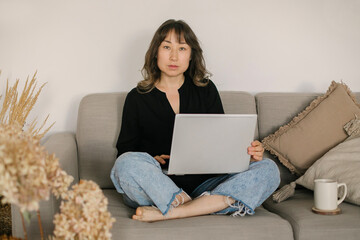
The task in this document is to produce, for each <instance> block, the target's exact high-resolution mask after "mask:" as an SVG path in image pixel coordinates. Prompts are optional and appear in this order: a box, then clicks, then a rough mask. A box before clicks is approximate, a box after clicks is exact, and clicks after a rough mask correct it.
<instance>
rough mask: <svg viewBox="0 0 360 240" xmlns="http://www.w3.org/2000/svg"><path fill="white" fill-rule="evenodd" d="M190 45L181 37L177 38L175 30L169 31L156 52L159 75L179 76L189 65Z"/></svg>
mask: <svg viewBox="0 0 360 240" xmlns="http://www.w3.org/2000/svg"><path fill="white" fill-rule="evenodd" d="M190 59H191V47H190V46H189V45H188V44H187V43H186V42H185V39H184V38H183V37H181V38H180V42H179V38H178V36H177V35H176V33H175V31H173V30H172V31H170V32H169V33H168V34H167V36H166V37H165V39H164V41H163V42H162V43H161V44H160V46H159V49H158V54H157V65H158V67H159V69H160V70H161V77H171V78H173V77H179V76H181V75H183V74H184V72H185V71H186V70H187V69H188V67H189V62H190Z"/></svg>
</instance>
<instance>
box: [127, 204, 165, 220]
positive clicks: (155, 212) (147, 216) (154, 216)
mask: <svg viewBox="0 0 360 240" xmlns="http://www.w3.org/2000/svg"><path fill="white" fill-rule="evenodd" d="M132 219H134V220H138V221H142V222H155V221H162V220H167V219H171V218H169V217H168V216H164V215H162V213H161V212H160V210H159V209H157V208H155V207H149V206H143V207H138V208H137V209H136V212H135V215H133V216H132Z"/></svg>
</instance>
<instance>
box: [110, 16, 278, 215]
mask: <svg viewBox="0 0 360 240" xmlns="http://www.w3.org/2000/svg"><path fill="white" fill-rule="evenodd" d="M143 75H144V78H145V80H143V81H141V82H139V83H138V86H137V88H134V89H133V90H132V91H130V92H129V94H128V95H127V97H126V100H125V104H124V109H123V116H122V126H121V131H120V135H119V139H118V142H117V149H118V159H117V160H116V162H115V165H114V167H113V169H112V171H111V179H112V181H113V183H114V185H115V187H116V189H117V191H118V192H119V193H121V194H122V195H123V199H124V202H125V203H126V204H127V205H128V206H130V207H134V208H137V209H136V212H135V214H134V215H133V217H132V218H133V219H135V220H139V221H146V222H152V221H159V220H165V219H174V218H184V217H191V216H199V215H205V214H210V213H216V214H227V213H232V215H242V216H244V215H245V214H254V209H255V208H256V207H258V206H260V205H261V204H262V202H263V201H265V199H266V198H268V197H269V196H270V194H271V193H272V192H273V191H274V190H275V189H276V188H277V187H278V185H279V182H280V179H279V171H278V169H277V166H276V165H275V163H274V162H273V161H271V160H268V159H264V160H262V158H263V152H264V148H263V147H262V145H261V143H260V142H259V141H254V142H252V143H251V146H250V147H249V148H248V154H249V155H250V156H251V159H252V160H251V163H250V167H249V170H247V171H245V172H242V173H236V174H222V175H209V174H206V175H185V176H167V175H165V174H163V172H162V168H167V166H168V161H169V158H170V156H169V153H170V146H171V139H172V131H173V125H174V119H175V114H177V113H219V114H223V113H224V110H223V107H222V103H221V100H220V96H219V93H218V91H217V89H216V87H215V85H214V84H213V83H212V81H210V80H209V79H207V75H208V72H207V71H206V68H205V63H204V58H203V55H202V49H201V48H200V45H199V42H198V40H197V37H196V36H195V34H194V32H193V31H192V30H191V28H190V27H189V26H188V25H187V24H186V23H185V22H183V21H175V20H168V21H166V22H164V23H163V24H162V25H161V26H160V27H159V29H158V30H157V31H156V32H155V35H154V37H153V39H152V41H151V44H150V47H149V49H148V51H147V53H146V56H145V64H144V67H143ZM187 193H190V196H191V197H190V196H189V195H188V194H187ZM154 206H156V207H154Z"/></svg>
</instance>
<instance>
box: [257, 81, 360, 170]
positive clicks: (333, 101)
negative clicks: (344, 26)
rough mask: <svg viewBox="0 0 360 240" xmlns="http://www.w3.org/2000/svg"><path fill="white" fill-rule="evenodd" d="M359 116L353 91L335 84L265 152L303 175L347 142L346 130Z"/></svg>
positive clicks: (273, 136) (269, 142)
mask: <svg viewBox="0 0 360 240" xmlns="http://www.w3.org/2000/svg"><path fill="white" fill-rule="evenodd" d="M355 115H357V116H360V105H359V104H357V103H356V101H355V98H354V96H353V95H352V94H351V91H350V89H349V88H348V87H347V86H346V85H345V84H343V83H336V82H334V81H333V82H332V83H331V85H330V87H329V89H328V91H327V92H326V94H324V95H323V96H320V97H318V98H317V99H315V100H314V101H312V102H311V104H310V105H309V106H308V107H307V108H306V109H305V110H304V111H302V112H301V113H299V114H298V115H297V116H296V117H294V118H293V119H292V121H290V123H288V124H287V125H285V126H282V127H280V129H279V130H278V131H276V132H275V133H274V134H271V135H269V136H268V137H266V138H264V140H263V144H264V148H265V149H266V150H268V151H270V152H271V153H272V154H275V155H276V156H277V157H278V158H279V160H280V162H281V163H282V164H284V165H285V166H286V167H287V168H288V169H289V170H290V171H291V172H293V173H296V174H297V175H302V174H304V173H305V171H306V170H307V169H308V168H309V167H310V166H311V165H312V164H313V163H314V162H315V161H316V160H317V159H319V158H320V157H321V156H323V155H324V154H325V153H326V152H327V151H329V150H330V149H331V148H333V147H335V146H336V145H337V144H339V143H340V142H342V141H344V140H345V139H346V138H347V134H346V132H345V131H344V129H343V126H344V125H345V124H346V123H347V122H349V121H350V120H351V119H353V118H354V116H355Z"/></svg>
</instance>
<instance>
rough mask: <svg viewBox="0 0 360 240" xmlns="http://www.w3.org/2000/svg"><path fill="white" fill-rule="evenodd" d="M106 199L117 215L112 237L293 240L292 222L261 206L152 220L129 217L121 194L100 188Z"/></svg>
mask: <svg viewBox="0 0 360 240" xmlns="http://www.w3.org/2000/svg"><path fill="white" fill-rule="evenodd" d="M103 192H104V194H105V196H106V197H107V198H108V201H109V204H108V209H109V211H110V212H111V215H112V217H115V218H116V222H115V223H114V225H113V227H112V229H111V233H112V235H113V237H112V238H113V239H123V240H126V239H131V240H136V239H158V240H161V239H164V240H167V239H174V240H175V239H179V240H183V239H196V240H201V239H204V240H205V239H206V240H208V239H243V240H246V239H249V240H250V239H251V240H253V239H264V240H265V239H269V236H276V239H279V240H281V239H284V240H289V239H293V232H292V228H291V225H290V224H289V223H288V222H287V221H286V220H284V219H282V218H281V217H279V216H277V215H276V214H273V213H271V212H269V211H267V210H266V209H264V208H263V207H259V208H257V209H256V210H255V212H256V213H255V215H253V216H245V217H231V216H223V215H207V216H200V217H192V218H184V219H176V220H169V221H162V222H154V223H144V222H139V221H135V220H132V219H131V216H132V215H133V214H134V212H135V210H134V209H131V208H129V207H127V206H125V205H124V203H123V200H122V197H121V195H120V194H119V193H117V192H116V191H115V190H110V189H107V190H103Z"/></svg>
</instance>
